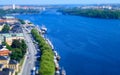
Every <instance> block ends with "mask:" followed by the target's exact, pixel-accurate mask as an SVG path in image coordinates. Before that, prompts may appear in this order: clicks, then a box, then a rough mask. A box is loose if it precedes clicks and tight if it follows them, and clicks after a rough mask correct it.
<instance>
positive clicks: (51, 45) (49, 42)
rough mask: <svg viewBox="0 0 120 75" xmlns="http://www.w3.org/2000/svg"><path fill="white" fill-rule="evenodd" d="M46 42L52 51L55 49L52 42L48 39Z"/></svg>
mask: <svg viewBox="0 0 120 75" xmlns="http://www.w3.org/2000/svg"><path fill="white" fill-rule="evenodd" d="M46 40H47V42H48V44H49V45H50V47H51V48H52V49H54V46H53V44H52V43H51V41H50V40H49V39H48V38H46Z"/></svg>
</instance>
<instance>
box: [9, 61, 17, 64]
mask: <svg viewBox="0 0 120 75" xmlns="http://www.w3.org/2000/svg"><path fill="white" fill-rule="evenodd" d="M17 63H18V62H17V61H16V60H10V61H9V64H17Z"/></svg>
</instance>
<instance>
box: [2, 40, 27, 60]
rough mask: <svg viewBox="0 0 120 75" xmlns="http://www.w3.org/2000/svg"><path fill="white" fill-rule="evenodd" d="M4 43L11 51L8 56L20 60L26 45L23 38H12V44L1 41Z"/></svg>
mask: <svg viewBox="0 0 120 75" xmlns="http://www.w3.org/2000/svg"><path fill="white" fill-rule="evenodd" d="M3 44H5V45H6V47H7V48H8V49H9V50H11V51H12V53H11V54H10V58H11V59H13V60H16V61H20V60H21V59H22V58H23V57H24V55H25V53H26V49H27V45H26V43H25V41H24V40H13V42H12V45H11V46H9V45H8V44H7V43H3Z"/></svg>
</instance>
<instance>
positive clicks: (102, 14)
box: [59, 8, 120, 19]
mask: <svg viewBox="0 0 120 75" xmlns="http://www.w3.org/2000/svg"><path fill="white" fill-rule="evenodd" d="M59 11H60V12H62V13H63V14H70V15H78V16H85V17H93V18H105V19H120V10H108V9H81V8H72V9H61V10H59Z"/></svg>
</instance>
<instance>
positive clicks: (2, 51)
mask: <svg viewBox="0 0 120 75" xmlns="http://www.w3.org/2000/svg"><path fill="white" fill-rule="evenodd" d="M10 53H11V51H9V50H8V49H6V46H4V47H3V48H2V49H0V56H8V55H9V54H10Z"/></svg>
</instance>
